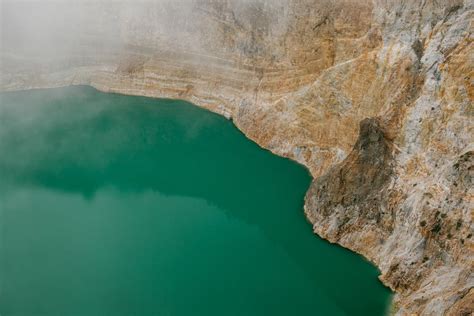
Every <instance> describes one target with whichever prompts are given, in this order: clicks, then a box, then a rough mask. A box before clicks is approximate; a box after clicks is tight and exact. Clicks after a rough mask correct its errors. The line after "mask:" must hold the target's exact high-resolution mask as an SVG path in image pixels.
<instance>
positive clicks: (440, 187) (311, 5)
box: [0, 0, 474, 315]
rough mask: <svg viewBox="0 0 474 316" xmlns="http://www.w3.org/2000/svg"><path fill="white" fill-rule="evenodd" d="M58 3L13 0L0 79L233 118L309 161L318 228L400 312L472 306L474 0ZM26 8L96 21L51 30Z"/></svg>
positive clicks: (454, 311) (271, 144)
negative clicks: (378, 283)
mask: <svg viewBox="0 0 474 316" xmlns="http://www.w3.org/2000/svg"><path fill="white" fill-rule="evenodd" d="M25 3H26V4H25ZM25 5H26V6H28V7H27V8H25ZM63 6H64V7H63V8H61V4H60V3H58V2H54V3H53V4H51V3H49V2H47V1H45V2H41V3H38V2H31V3H28V2H8V1H7V2H5V3H4V4H3V13H2V18H3V19H2V27H3V28H4V29H3V33H2V34H3V35H2V44H3V47H2V50H1V64H0V68H1V69H0V71H1V78H0V89H1V90H3V91H7V90H19V89H31V88H43V87H56V86H65V85H76V84H88V85H92V86H94V87H96V88H98V89H100V90H103V91H111V92H120V93H126V94H134V95H144V96H151V97H170V98H180V99H185V100H188V101H191V102H193V103H194V104H197V105H199V106H202V107H204V108H207V109H209V110H211V111H214V112H217V113H220V114H222V115H225V116H226V117H228V118H231V119H232V120H233V121H234V122H235V124H236V125H237V127H238V128H240V129H241V130H242V131H243V132H244V133H245V134H246V135H247V136H248V137H249V138H251V139H253V140H254V141H255V142H257V143H258V144H260V145H261V146H262V147H264V148H267V149H269V150H271V151H273V152H274V153H276V154H278V155H282V156H285V157H289V158H291V159H294V160H296V161H298V162H300V163H302V164H304V165H305V166H307V167H308V169H309V170H310V172H311V174H312V175H313V177H314V181H313V183H312V185H311V188H310V189H309V191H308V193H307V196H306V203H305V213H306V215H307V217H308V219H309V220H310V221H311V223H312V224H313V227H314V231H315V232H316V233H317V234H319V235H320V236H322V237H324V238H326V239H328V240H329V241H331V242H335V243H338V244H341V245H342V246H344V247H347V248H349V249H351V250H353V251H356V252H358V253H360V254H362V255H364V256H365V257H366V258H368V259H369V260H371V261H372V262H374V263H375V264H376V265H377V266H378V267H379V269H380V271H381V276H380V279H381V280H382V281H383V282H384V284H386V285H387V286H389V287H390V288H392V289H393V290H394V291H395V292H396V295H395V298H394V309H393V310H394V312H395V313H396V314H398V315H409V314H419V315H444V314H446V315H471V314H472V313H473V310H474V273H473V272H474V240H473V231H474V226H473V214H474V211H473V210H474V189H473V176H474V143H473V139H474V131H473V130H474V125H473V121H474V120H473V115H474V108H473V97H474V89H473V79H472V75H473V72H474V71H473V64H474V60H473V59H474V54H473V49H472V48H473V32H472V31H473V23H472V22H473V16H474V3H473V2H472V1H471V0H464V1H462V0H446V1H435V0H423V1H401V0H398V1H395V0H384V1H379V0H374V1H370V0H343V1H331V0H318V1H316V0H274V1H270V0H268V1H266V0H246V1H230V0H222V1H212V0H188V1H184V0H182V1H171V0H163V1H158V2H150V1H142V2H140V5H137V4H136V3H134V2H130V1H122V2H118V1H114V2H110V1H109V2H108V1H105V2H101V1H98V2H84V3H82V4H81V3H80V2H79V4H78V3H76V6H70V5H63ZM32 7H35V8H33V9H34V10H32ZM52 8H53V9H54V10H56V11H54V12H55V13H57V12H61V14H62V16H60V18H61V19H59V20H60V21H59V20H58V21H56V20H54V19H55V18H56V19H57V16H58V15H57V14H55V15H51V12H50V11H51V10H53V9H52ZM27 9H28V10H29V11H31V12H35V14H36V15H35V16H36V17H38V16H40V17H41V16H42V12H43V11H44V12H43V13H44V15H45V16H47V17H48V18H47V19H40V21H41V22H42V23H43V24H44V22H45V21H48V23H51V24H53V25H55V24H54V23H59V24H60V23H61V21H65V20H67V21H69V22H70V23H69V24H68V25H74V23H77V24H79V25H86V26H87V28H86V29H81V30H80V31H78V30H77V29H75V28H69V29H64V28H59V27H55V29H59V30H60V31H61V32H58V33H57V34H56V33H51V34H50V32H49V33H48V32H45V31H44V29H42V26H43V24H38V25H35V24H34V23H32V22H28V23H30V24H28V25H26V26H25V25H23V24H22V23H23V22H24V23H26V22H25V21H26V20H25V21H24V20H22V19H21V18H19V17H21V16H22V15H21V14H23V13H24V12H26V11H28V10H27ZM48 10H49V11H48ZM71 10H76V11H77V10H83V12H85V13H86V14H82V15H79V17H78V15H74V14H71V12H76V11H71ZM29 11H28V12H29ZM19 13H21V14H19ZM27 18H28V19H27V20H28V21H31V20H32V19H33V18H32V17H27ZM51 19H52V20H53V21H50V20H51ZM33 20H34V19H33ZM73 22H74V23H73ZM16 26H21V29H23V30H24V29H28V27H30V28H31V30H30V31H31V32H33V33H34V32H36V33H35V34H37V38H39V39H43V37H45V38H44V40H42V41H39V42H40V44H41V45H40V44H38V43H37V41H36V40H37V38H36V37H35V38H28V37H27V36H26V35H25V34H26V33H25V34H22V33H21V32H12V30H15V27H16ZM55 26H56V25H55ZM9 34H10V35H9ZM11 34H14V36H12V35H11ZM71 38H72V39H73V40H71ZM45 42H47V43H54V45H44V43H45ZM25 43H28V45H25ZM25 47H26V48H25ZM52 47H53V48H54V49H52Z"/></svg>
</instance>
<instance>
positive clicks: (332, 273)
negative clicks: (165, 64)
mask: <svg viewBox="0 0 474 316" xmlns="http://www.w3.org/2000/svg"><path fill="white" fill-rule="evenodd" d="M310 181H311V178H310V176H309V174H308V172H307V171H306V169H304V168H303V167H302V166H300V165H297V164H296V163H294V162H292V161H290V160H287V159H283V158H280V157H277V156H275V155H273V154H271V153H270V152H268V151H266V150H263V149H261V148H260V147H258V146H257V145H256V144H254V143H253V142H251V141H250V140H248V139H246V138H245V136H244V135H242V134H241V133H240V132H239V131H238V130H237V129H236V128H235V127H234V126H233V124H232V123H231V122H230V121H228V120H226V119H224V118H222V117H220V116H218V115H216V114H213V113H210V112H208V111H205V110H202V109H199V108H198V107H195V106H193V105H191V104H189V103H186V102H183V101H176V100H157V99H151V98H145V97H132V96H123V95H116V94H106V93H101V92H98V91H96V90H95V89H93V88H89V87H69V88H60V89H47V90H32V91H24V92H10V93H3V94H0V315H2V316H8V315H48V316H49V315H114V316H116V315H219V316H225V315H331V316H333V315H334V316H337V315H363V316H370V315H383V314H384V312H385V310H386V309H387V306H388V304H389V299H390V292H389V291H388V290H387V289H386V288H385V287H383V286H382V284H381V283H380V282H379V281H378V279H377V275H378V271H377V270H376V268H375V267H373V266H372V265H371V264H369V263H368V262H367V261H365V260H364V259H363V258H362V257H360V256H358V255H356V254H354V253H351V252H350V251H348V250H345V249H343V248H341V247H339V246H336V245H331V244H329V243H327V242H326V241H324V240H322V239H320V238H319V237H317V236H315V235H314V234H313V232H312V228H311V225H310V224H309V223H308V222H307V221H306V219H305V217H304V214H303V199H304V195H305V192H306V190H307V188H308V186H309V184H310Z"/></svg>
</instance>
